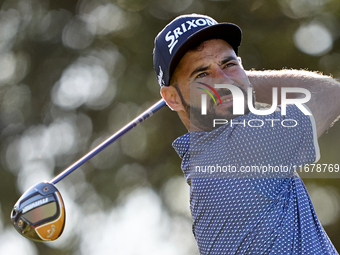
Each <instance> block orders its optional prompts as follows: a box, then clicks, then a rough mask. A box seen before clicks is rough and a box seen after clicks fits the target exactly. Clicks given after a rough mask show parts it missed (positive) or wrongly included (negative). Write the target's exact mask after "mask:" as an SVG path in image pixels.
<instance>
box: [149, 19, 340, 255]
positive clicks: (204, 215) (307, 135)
mask: <svg viewBox="0 0 340 255" xmlns="http://www.w3.org/2000/svg"><path fill="white" fill-rule="evenodd" d="M241 35H242V33H241V30H240V28H239V27H238V26H236V25H234V24H230V23H217V22H216V21H215V20H213V19H212V18H211V17H208V16H204V15H197V14H192V15H183V16H179V17H178V18H176V19H175V20H173V21H172V22H171V23H169V24H168V25H167V26H166V27H165V28H164V29H163V30H162V31H161V32H160V33H159V34H158V35H157V37H156V39H155V48H154V68H155V71H156V73H157V76H158V81H159V84H160V86H161V94H162V97H163V98H164V100H165V101H166V103H167V105H168V106H169V107H170V108H171V109H172V110H175V111H177V113H178V115H179V117H180V119H181V120H182V122H183V124H184V125H185V126H186V128H187V129H188V131H189V133H187V134H185V135H183V136H182V137H180V138H178V139H177V140H176V141H175V142H174V143H173V146H174V148H175V150H176V151H177V153H178V154H179V156H180V157H181V158H182V160H183V161H182V170H183V172H184V174H185V177H186V179H187V182H188V183H189V185H190V209H191V213H192V217H193V233H194V235H195V238H196V241H197V244H198V247H199V251H200V253H201V254H338V253H337V251H336V250H335V248H334V246H333V244H332V243H331V241H330V240H329V238H328V236H327V234H326V233H325V231H324V230H323V228H322V226H321V224H320V222H319V221H318V219H317V216H316V214H315V211H314V208H313V206H312V203H311V200H310V198H309V195H308V193H307V191H306V189H305V186H304V184H303V182H302V180H301V179H300V178H299V176H298V175H297V173H296V172H295V171H294V170H296V169H298V168H299V166H301V165H303V164H308V163H312V162H316V161H318V159H319V147H318V143H317V137H319V136H320V135H321V134H322V133H324V132H325V130H327V128H328V127H329V126H330V124H331V123H332V122H333V121H334V120H335V119H336V118H337V116H338V115H339V114H340V102H339V100H338V99H337V98H339V96H340V86H339V84H338V83H337V82H336V81H335V80H333V79H330V78H329V77H325V76H321V75H319V74H316V73H310V72H306V71H294V70H290V71H288V70H285V71H272V72H270V71H265V72H255V71H253V72H246V71H245V70H244V69H243V67H242V64H241V59H240V58H239V57H238V47H239V46H240V43H241ZM274 87H276V88H278V91H280V90H281V88H283V87H290V90H288V91H291V92H296V93H290V99H293V100H295V101H293V102H296V105H288V106H286V105H282V106H281V107H278V108H276V105H275V104H274V103H273V104H274V108H273V107H272V108H271V109H270V111H267V112H266V113H268V114H263V112H258V111H256V109H254V99H255V96H254V95H253V94H252V93H253V92H252V91H253V90H254V91H255V94H256V97H257V100H258V101H259V102H263V103H269V104H271V103H272V91H273V93H274V92H276V91H275V90H272V88H274ZM293 88H299V89H298V90H296V89H295V90H294V89H293ZM252 89H253V90H252ZM308 91H309V92H310V94H311V97H310V98H309V94H308V93H307V92H308ZM300 92H303V93H300ZM207 94H209V95H210V98H209V97H208V96H206V95H207ZM303 94H305V95H303ZM243 97H244V98H246V100H243V99H242V98H243ZM208 98H209V99H208ZM274 98H275V97H274ZM240 100H241V101H240ZM242 100H243V101H242ZM283 100H285V98H283ZM236 101H237V102H236ZM239 101H240V102H241V103H239ZM291 102H292V101H291ZM301 102H306V105H304V104H301ZM235 105H238V108H239V109H238V110H240V109H241V111H239V112H238V113H237V114H236V113H235V108H236V106H235ZM254 112H255V113H256V114H254ZM310 112H311V113H312V115H311V114H310ZM221 122H223V123H226V124H225V125H216V124H218V123H221Z"/></svg>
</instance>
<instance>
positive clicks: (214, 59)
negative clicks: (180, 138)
mask: <svg viewBox="0 0 340 255" xmlns="http://www.w3.org/2000/svg"><path fill="white" fill-rule="evenodd" d="M174 75H176V78H177V82H178V86H179V89H180V91H181V93H182V95H183V99H184V100H185V102H184V103H187V104H189V105H190V113H188V112H187V115H188V116H190V122H191V125H195V126H196V127H197V128H198V129H200V130H205V131H209V130H212V129H213V128H212V123H213V119H228V120H230V119H232V118H234V117H236V116H234V115H233V114H232V110H233V96H232V94H231V92H230V90H228V89H216V92H217V93H215V92H214V91H213V90H212V89H211V88H214V86H215V84H231V85H234V86H237V87H238V88H239V89H241V90H242V91H243V93H244V95H245V96H247V92H246V91H247V88H248V87H250V86H251V85H250V83H249V80H248V78H247V75H246V73H245V71H244V69H243V67H242V65H241V63H240V60H239V59H238V58H237V56H236V54H235V52H234V50H233V48H232V47H231V46H230V45H229V44H228V43H227V42H225V41H224V40H221V39H213V40H209V41H205V42H204V43H203V44H202V45H201V46H199V47H198V48H197V49H196V50H193V51H188V52H187V53H186V54H185V55H184V57H183V58H182V59H181V61H180V63H179V65H178V66H177V69H176V71H175V74H174ZM208 91H209V92H210V94H211V96H210V95H207V106H206V107H207V114H206V115H202V114H201V107H202V99H201V98H202V94H207V92H208ZM245 99H246V98H245ZM221 102H222V104H221ZM246 102H247V100H245V109H246V111H245V112H246V113H247V111H249V110H248V107H247V104H246Z"/></svg>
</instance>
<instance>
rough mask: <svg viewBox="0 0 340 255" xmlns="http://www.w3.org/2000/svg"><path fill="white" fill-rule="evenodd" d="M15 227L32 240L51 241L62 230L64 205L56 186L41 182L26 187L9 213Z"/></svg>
mask: <svg viewBox="0 0 340 255" xmlns="http://www.w3.org/2000/svg"><path fill="white" fill-rule="evenodd" d="M11 220H12V223H13V226H14V227H15V229H16V230H17V231H18V232H19V233H20V234H21V235H23V236H24V237H26V238H28V239H31V240H33V241H40V242H45V241H53V240H56V239H57V238H58V237H59V236H60V235H61V234H62V232H63V229H64V226H65V207H64V202H63V199H62V197H61V195H60V193H59V191H58V190H57V188H56V187H55V186H54V185H53V184H51V183H48V182H41V183H38V184H36V185H34V186H32V187H31V188H30V189H28V190H27V191H26V192H25V193H24V194H23V195H22V196H21V197H20V198H19V200H18V201H17V202H16V204H15V205H14V208H13V210H12V213H11Z"/></svg>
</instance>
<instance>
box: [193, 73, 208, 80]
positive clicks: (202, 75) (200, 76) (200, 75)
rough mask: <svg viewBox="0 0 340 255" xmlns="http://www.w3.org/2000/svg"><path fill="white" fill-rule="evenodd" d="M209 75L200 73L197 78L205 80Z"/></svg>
mask: <svg viewBox="0 0 340 255" xmlns="http://www.w3.org/2000/svg"><path fill="white" fill-rule="evenodd" d="M207 75H208V74H207V73H205V72H204V73H200V74H199V75H197V76H196V79H197V78H203V77H204V76H207Z"/></svg>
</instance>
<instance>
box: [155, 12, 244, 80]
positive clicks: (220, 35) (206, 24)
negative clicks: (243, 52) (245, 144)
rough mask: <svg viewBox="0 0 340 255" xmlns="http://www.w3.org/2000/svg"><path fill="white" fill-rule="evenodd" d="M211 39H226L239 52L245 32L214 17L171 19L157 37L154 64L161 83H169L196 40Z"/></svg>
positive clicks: (191, 16)
mask: <svg viewBox="0 0 340 255" xmlns="http://www.w3.org/2000/svg"><path fill="white" fill-rule="evenodd" d="M209 39H223V40H225V41H226V42H228V43H229V44H230V46H231V47H233V49H234V51H235V53H236V55H238V47H239V46H240V44H241V39H242V31H241V29H240V28H239V27H238V26H237V25H235V24H232V23H217V21H216V20H214V19H213V18H211V17H209V16H206V15H200V14H190V15H181V16H179V17H177V18H176V19H174V20H173V21H171V22H170V23H169V24H168V25H167V26H166V27H165V28H164V29H163V30H162V31H161V32H159V34H158V35H157V36H156V38H155V47H154V49H153V66H154V69H155V72H156V74H157V77H158V83H159V85H160V86H169V85H170V79H171V75H172V74H173V73H174V71H175V69H176V66H177V65H178V63H179V61H180V60H181V58H182V57H183V56H184V54H185V53H186V52H187V51H188V49H190V48H191V47H192V45H193V44H194V43H197V42H203V41H206V40H209Z"/></svg>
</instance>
